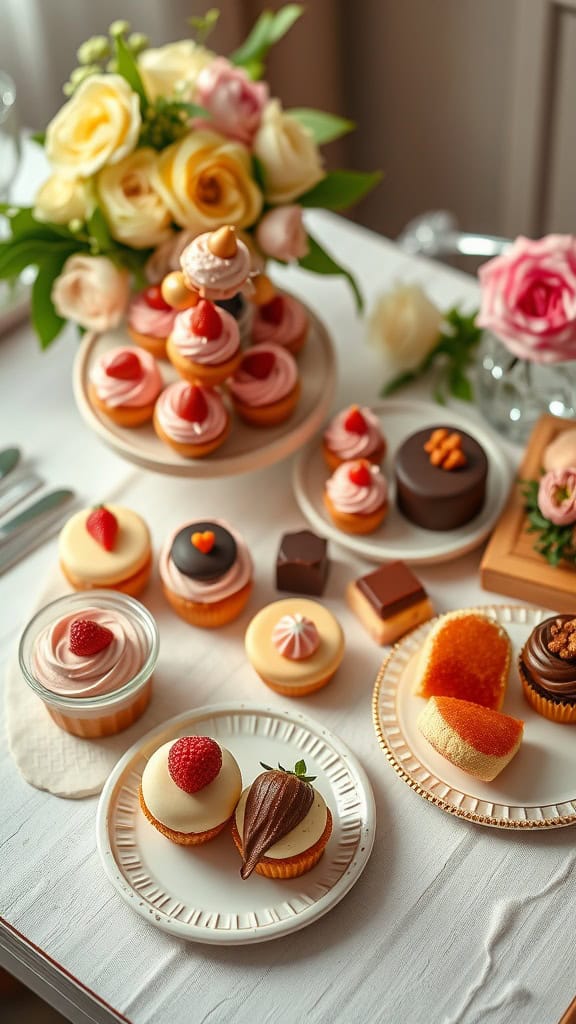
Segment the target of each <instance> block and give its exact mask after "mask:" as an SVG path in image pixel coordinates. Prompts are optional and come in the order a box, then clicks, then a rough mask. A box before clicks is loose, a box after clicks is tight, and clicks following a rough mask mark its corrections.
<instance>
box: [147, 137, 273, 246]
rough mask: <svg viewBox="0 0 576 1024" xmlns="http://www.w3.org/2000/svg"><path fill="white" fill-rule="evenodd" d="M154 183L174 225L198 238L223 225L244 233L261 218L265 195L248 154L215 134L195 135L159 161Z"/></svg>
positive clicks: (173, 146)
mask: <svg viewBox="0 0 576 1024" xmlns="http://www.w3.org/2000/svg"><path fill="white" fill-rule="evenodd" d="M156 168H157V169H156V178H155V180H154V184H155V187H156V189H157V191H158V192H159V193H160V195H161V196H162V198H163V200H164V202H165V203H166V206H167V207H168V209H169V210H170V212H171V214H172V216H173V218H174V220H175V221H176V223H177V224H180V226H181V227H183V228H190V229H191V230H192V231H194V232H196V234H200V233H201V232H203V231H212V230H213V229H214V228H218V227H220V226H221V225H222V224H233V225H234V227H237V228H246V227H249V226H250V225H251V224H253V223H254V221H255V220H257V219H258V216H259V214H260V210H261V209H262V195H261V193H260V190H259V189H258V188H257V187H256V185H255V184H254V181H253V180H252V176H251V171H252V165H251V160H250V154H249V152H248V150H247V149H246V147H245V146H243V145H242V144H241V143H239V142H229V141H227V140H226V139H224V138H223V137H222V136H221V135H218V134H217V133H216V132H203V131H198V132H191V133H190V135H185V136H184V138H183V139H180V141H179V142H176V143H174V145H172V146H168V148H167V149H165V150H163V152H162V153H160V154H159V156H158V163H157V165H156Z"/></svg>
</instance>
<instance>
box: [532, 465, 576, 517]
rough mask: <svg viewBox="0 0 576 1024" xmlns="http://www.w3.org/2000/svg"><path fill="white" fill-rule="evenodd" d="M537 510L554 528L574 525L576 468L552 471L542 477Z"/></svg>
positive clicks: (575, 513)
mask: <svg viewBox="0 0 576 1024" xmlns="http://www.w3.org/2000/svg"><path fill="white" fill-rule="evenodd" d="M538 508H539V509H540V511H541V513H542V515H543V516H544V518H545V519H549V520H550V522H552V523H555V525H556V526H570V525H571V524H572V523H576V467H574V466H572V467H571V468H570V469H552V470H550V472H549V473H546V474H545V475H544V476H543V477H542V479H541V481H540V487H539V488H538Z"/></svg>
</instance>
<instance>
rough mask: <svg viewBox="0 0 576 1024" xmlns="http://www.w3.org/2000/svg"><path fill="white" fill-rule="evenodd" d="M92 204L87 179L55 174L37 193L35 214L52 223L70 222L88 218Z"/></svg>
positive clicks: (39, 218) (40, 218)
mask: <svg viewBox="0 0 576 1024" xmlns="http://www.w3.org/2000/svg"><path fill="white" fill-rule="evenodd" d="M91 206H92V202H91V197H90V195H89V190H88V188H87V185H86V182H85V181H81V180H78V179H77V178H63V177H62V175H61V174H53V175H52V176H51V177H50V178H48V180H47V181H45V182H44V184H43V185H41V186H40V188H39V189H38V192H37V193H36V199H35V200H34V216H35V218H36V220H42V221H51V223H52V224H68V223H69V222H70V221H71V220H86V218H87V216H88V214H89V212H90V209H91Z"/></svg>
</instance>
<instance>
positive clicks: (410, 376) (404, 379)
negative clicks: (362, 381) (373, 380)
mask: <svg viewBox="0 0 576 1024" xmlns="http://www.w3.org/2000/svg"><path fill="white" fill-rule="evenodd" d="M417 376H418V374H417V371H415V370H406V371H405V372H404V373H398V374H397V375H396V376H395V377H392V380H389V381H388V383H387V384H385V385H384V387H383V388H382V390H381V391H380V395H381V397H382V398H387V397H388V395H393V394H394V392H395V391H399V390H400V388H403V387H405V386H406V384H411V383H412V381H413V380H416V377H417Z"/></svg>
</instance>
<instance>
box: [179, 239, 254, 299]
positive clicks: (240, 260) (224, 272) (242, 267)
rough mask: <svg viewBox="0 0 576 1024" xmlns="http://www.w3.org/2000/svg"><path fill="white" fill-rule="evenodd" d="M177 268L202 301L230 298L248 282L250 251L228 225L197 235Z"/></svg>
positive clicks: (182, 255)
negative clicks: (179, 268)
mask: <svg viewBox="0 0 576 1024" xmlns="http://www.w3.org/2000/svg"><path fill="white" fill-rule="evenodd" d="M180 266H181V267H182V274H183V277H184V283H185V285H186V287H187V288H190V289H192V290H194V291H197V292H198V293H199V295H201V297H202V298H203V299H211V300H212V301H214V302H215V301H217V300H218V299H231V298H232V296H233V295H236V294H237V292H239V291H241V290H242V288H243V287H244V286H245V285H246V282H247V280H248V277H249V274H250V268H251V257H250V251H249V249H248V246H247V245H245V243H244V242H243V241H242V240H241V239H240V238H238V235H237V233H236V230H235V228H234V227H232V226H231V225H228V224H227V225H225V226H224V227H221V228H218V229H217V230H216V231H207V232H205V233H204V234H202V235H197V237H196V238H195V239H194V240H193V241H192V242H190V245H187V246H186V248H185V249H184V251H183V253H182V254H181V256H180Z"/></svg>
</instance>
